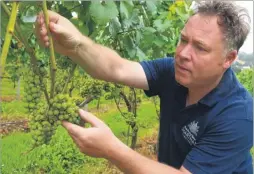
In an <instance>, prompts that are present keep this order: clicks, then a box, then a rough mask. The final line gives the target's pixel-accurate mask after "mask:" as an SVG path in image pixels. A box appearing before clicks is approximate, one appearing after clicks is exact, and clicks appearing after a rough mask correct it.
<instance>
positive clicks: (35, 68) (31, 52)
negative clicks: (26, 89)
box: [1, 1, 49, 104]
mask: <svg viewBox="0 0 254 174" xmlns="http://www.w3.org/2000/svg"><path fill="white" fill-rule="evenodd" d="M1 5H2V7H3V9H4V12H5V13H6V14H7V15H8V16H11V12H10V11H9V9H8V7H7V6H6V5H5V3H4V2H3V1H1ZM15 31H16V33H17V37H19V40H20V41H21V42H22V43H23V45H24V46H25V50H26V51H27V53H28V54H29V55H30V59H31V63H32V68H33V71H34V72H39V68H38V66H37V60H38V58H37V57H36V55H35V52H34V49H32V48H31V47H30V46H29V44H28V42H27V40H26V39H25V38H24V36H23V35H22V32H21V28H20V26H19V22H18V19H17V21H16V25H15ZM38 75H39V79H40V85H41V87H42V90H43V92H44V95H45V98H46V101H47V103H48V104H49V95H48V91H47V88H46V86H45V84H44V83H43V77H42V76H41V74H38Z"/></svg>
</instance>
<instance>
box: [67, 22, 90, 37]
mask: <svg viewBox="0 0 254 174" xmlns="http://www.w3.org/2000/svg"><path fill="white" fill-rule="evenodd" d="M70 21H71V22H72V23H73V24H74V25H75V26H76V27H77V28H78V29H79V31H80V32H81V33H82V34H84V35H88V33H89V29H88V27H87V26H86V25H85V24H84V23H83V22H82V21H81V20H79V19H77V18H72V19H70Z"/></svg>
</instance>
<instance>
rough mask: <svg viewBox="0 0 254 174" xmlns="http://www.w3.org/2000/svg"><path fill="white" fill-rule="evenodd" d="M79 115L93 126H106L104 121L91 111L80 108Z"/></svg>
mask: <svg viewBox="0 0 254 174" xmlns="http://www.w3.org/2000/svg"><path fill="white" fill-rule="evenodd" d="M79 115H80V117H81V118H82V119H83V120H84V121H85V122H86V123H90V124H91V125H92V126H93V127H105V124H104V123H103V121H101V120H100V119H98V118H97V117H95V116H94V115H93V114H91V113H89V112H86V111H84V110H82V109H79Z"/></svg>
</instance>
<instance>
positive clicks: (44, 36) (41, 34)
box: [35, 10, 61, 47]
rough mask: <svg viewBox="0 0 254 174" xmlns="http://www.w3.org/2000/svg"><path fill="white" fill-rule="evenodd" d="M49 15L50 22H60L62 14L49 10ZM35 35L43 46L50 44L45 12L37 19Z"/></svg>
mask: <svg viewBox="0 0 254 174" xmlns="http://www.w3.org/2000/svg"><path fill="white" fill-rule="evenodd" d="M48 16H49V22H50V23H56V24H57V23H58V21H59V19H60V17H61V16H60V15H59V14H57V13H55V12H53V11H50V10H48ZM51 25H52V24H51ZM35 35H36V37H37V38H38V41H39V44H40V45H41V46H43V47H45V46H46V47H47V46H49V38H48V32H47V29H46V23H45V19H44V15H43V12H40V13H39V14H38V16H37V19H36V24H35Z"/></svg>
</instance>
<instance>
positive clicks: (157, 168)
mask: <svg viewBox="0 0 254 174" xmlns="http://www.w3.org/2000/svg"><path fill="white" fill-rule="evenodd" d="M107 159H108V160H109V161H111V162H112V163H113V164H115V165H116V166H117V167H118V168H119V169H120V170H121V171H123V172H124V173H130V174H169V173H172V174H190V172H189V171H188V170H187V169H185V168H184V167H183V166H182V167H181V169H180V170H177V169H175V168H173V167H170V166H168V165H165V164H162V163H159V162H157V161H154V160H151V159H149V158H146V157H144V156H142V155H140V154H139V153H137V152H135V151H134V150H132V149H130V148H129V147H128V146H126V145H125V144H123V143H121V144H120V145H119V146H118V148H114V149H113V151H111V152H109V157H108V158H107Z"/></svg>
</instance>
